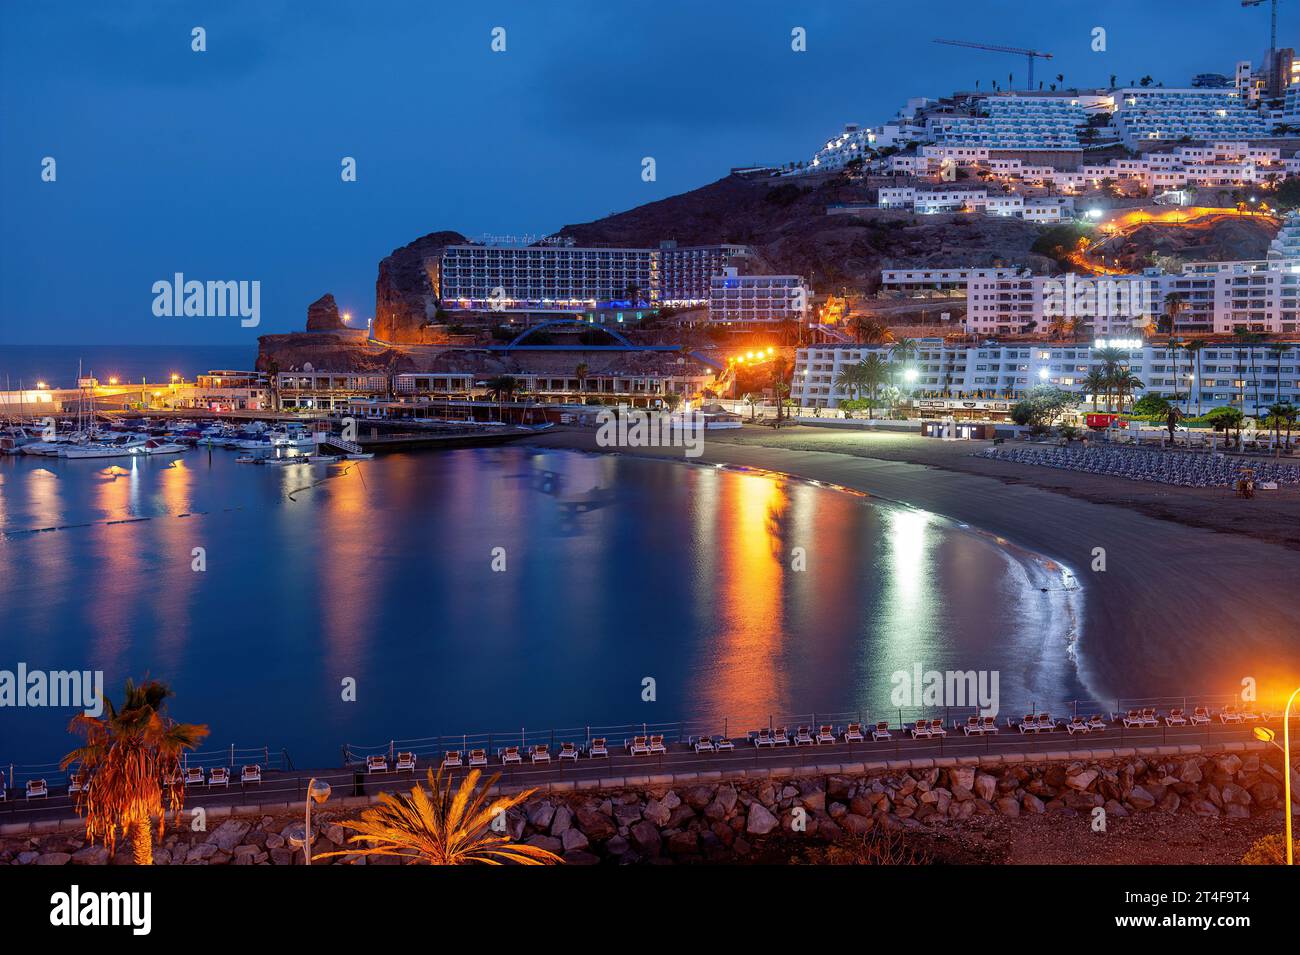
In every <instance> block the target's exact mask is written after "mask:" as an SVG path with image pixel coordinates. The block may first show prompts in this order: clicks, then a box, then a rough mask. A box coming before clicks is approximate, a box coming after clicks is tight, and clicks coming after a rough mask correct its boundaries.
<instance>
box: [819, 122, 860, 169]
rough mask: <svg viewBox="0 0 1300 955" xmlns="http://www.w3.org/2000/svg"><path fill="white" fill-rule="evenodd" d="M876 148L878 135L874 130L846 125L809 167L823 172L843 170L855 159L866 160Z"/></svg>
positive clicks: (853, 124) (856, 125) (828, 142)
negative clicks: (868, 153) (869, 151)
mask: <svg viewBox="0 0 1300 955" xmlns="http://www.w3.org/2000/svg"><path fill="white" fill-rule="evenodd" d="M875 146H876V134H875V132H874V131H873V130H872V129H870V128H869V127H868V128H864V127H862V126H859V125H858V124H857V123H846V124H845V126H844V129H843V131H842V132H840V134H839V135H838V136H836V137H835V138H834V139H828V140H827V141H826V145H825V146H823V147H822V148H821V149H819V150H817V152H816V153H815V154H814V155H813V158H812V160H811V161H810V162H809V163H808V166H809V168H810V169H815V170H818V171H821V172H825V171H827V170H830V169H842V168H844V166H845V165H846V164H848V163H849V162H851V161H852V160H854V159H862V158H865V157H866V154H867V151H868V150H871V149H875Z"/></svg>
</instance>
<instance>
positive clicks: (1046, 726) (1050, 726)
mask: <svg viewBox="0 0 1300 955" xmlns="http://www.w3.org/2000/svg"><path fill="white" fill-rule="evenodd" d="M1055 731H1056V720H1054V719H1052V715H1051V714H1050V713H1039V714H1038V732H1040V733H1052V732H1055Z"/></svg>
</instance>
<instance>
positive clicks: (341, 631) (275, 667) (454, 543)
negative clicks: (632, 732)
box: [0, 448, 1086, 765]
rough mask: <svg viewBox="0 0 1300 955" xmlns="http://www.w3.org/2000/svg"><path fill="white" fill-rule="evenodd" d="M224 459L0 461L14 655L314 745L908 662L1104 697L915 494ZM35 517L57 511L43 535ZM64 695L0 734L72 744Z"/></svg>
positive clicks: (1035, 689)
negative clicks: (904, 504)
mask: <svg viewBox="0 0 1300 955" xmlns="http://www.w3.org/2000/svg"><path fill="white" fill-rule="evenodd" d="M233 459H234V455H233V454H231V453H226V452H215V453H213V454H212V455H209V454H208V453H207V452H206V451H198V452H191V453H189V454H187V455H184V456H183V457H181V458H179V459H176V460H175V461H174V462H173V463H172V464H171V465H170V466H169V465H168V463H167V462H164V461H157V460H135V459H122V461H121V462H120V463H110V462H103V461H100V462H94V461H57V460H45V459H41V460H39V461H38V460H34V459H31V458H26V459H23V458H20V459H7V460H5V461H3V462H2V463H0V476H2V477H3V483H2V484H0V513H2V514H3V515H4V523H3V525H2V529H3V530H4V531H5V532H6V537H5V538H4V540H3V541H0V607H2V608H3V632H4V638H3V641H2V642H0V651H2V654H0V667H12V666H13V665H15V664H16V662H17V661H19V660H22V661H25V662H26V663H27V664H28V666H29V667H32V668H42V669H65V668H76V669H85V668H91V669H103V670H104V671H105V678H106V683H107V684H108V685H109V686H110V687H113V686H120V683H121V681H122V680H123V679H124V678H125V677H127V676H136V677H140V676H143V675H145V674H146V673H148V674H150V675H152V676H156V677H159V678H162V679H165V680H166V681H168V682H170V683H171V684H172V686H173V688H174V689H175V690H176V692H177V699H176V701H175V703H174V709H175V713H176V715H177V716H178V717H180V718H184V719H188V720H195V721H201V722H207V723H209V724H210V725H211V727H212V737H211V742H212V745H216V746H220V745H226V744H229V743H231V742H234V743H237V744H239V745H241V746H244V745H248V746H252V745H263V744H265V745H268V746H270V747H271V748H272V749H273V750H278V749H279V748H280V747H282V746H283V747H286V748H288V749H289V751H290V752H291V754H292V755H293V757H294V759H295V761H296V762H297V763H298V764H299V765H305V764H308V763H311V762H315V763H332V762H334V761H335V760H336V759H337V755H338V746H339V744H341V743H343V742H345V741H347V742H353V743H360V744H373V743H379V742H383V741H386V740H388V739H391V738H394V737H397V738H402V737H412V736H428V735H434V734H438V733H442V734H448V735H451V734H458V733H461V732H476V731H487V730H492V731H507V730H515V731H517V729H518V728H519V727H520V726H535V727H538V728H540V727H543V726H583V725H587V724H609V723H629V722H639V721H646V722H662V721H668V720H675V719H680V718H683V717H700V718H705V719H708V720H712V721H715V722H716V724H717V725H718V727H719V729H721V726H722V721H723V720H724V719H728V720H729V722H728V726H729V728H730V729H731V730H732V731H736V730H743V729H745V728H749V725H757V721H759V720H761V719H763V718H765V717H766V715H767V714H778V715H779V714H781V713H791V712H809V711H813V710H822V711H829V710H839V711H846V710H853V709H862V710H864V711H866V712H868V713H871V712H876V713H880V712H881V711H882V710H884V709H887V708H888V706H889V691H890V675H891V674H892V673H893V672H894V671H895V670H900V669H901V670H907V671H909V672H910V671H911V669H912V667H913V665H914V664H915V663H917V662H919V663H921V664H922V665H923V667H924V668H925V669H937V670H946V669H962V670H968V669H975V670H980V669H998V670H1000V671H1001V673H1002V676H1001V691H1002V695H1003V698H1004V699H1005V700H1008V701H1010V700H1015V701H1017V702H1019V701H1022V700H1026V699H1030V698H1033V697H1038V698H1040V699H1054V700H1063V699H1072V698H1075V697H1079V696H1086V693H1085V692H1084V691H1083V690H1082V689H1081V688H1080V687H1079V686H1078V685H1077V684H1076V682H1075V678H1074V676H1073V667H1072V665H1071V663H1070V661H1069V659H1068V656H1067V653H1066V647H1065V642H1064V637H1063V632H1062V631H1063V622H1062V620H1061V619H1060V616H1059V610H1060V605H1059V600H1057V599H1056V597H1055V596H1054V595H1044V594H1042V593H1041V592H1040V591H1039V584H1040V583H1041V580H1039V579H1038V578H1037V577H1035V576H1033V575H1035V574H1037V573H1038V571H1036V570H1034V569H1033V568H1032V567H1027V566H1026V565H1025V564H1024V563H1022V562H1021V561H1019V560H1017V559H1016V558H1014V557H1013V556H1011V555H1010V554H1008V552H1007V551H1006V550H1005V549H1003V548H1000V547H998V546H997V545H996V544H995V543H994V542H992V541H991V540H990V539H988V538H987V537H986V536H984V535H980V534H976V533H973V532H966V531H963V530H961V529H958V528H956V527H954V526H952V525H950V524H949V523H948V522H946V521H944V520H942V519H941V518H938V517H936V516H934V515H930V514H926V513H924V512H920V511H914V510H909V509H906V508H899V507H892V506H880V505H877V504H875V503H868V502H866V501H865V500H864V499H863V498H862V497H861V496H855V495H850V494H844V493H840V492H838V491H835V490H830V489H826V488H821V487H813V486H810V485H809V484H807V483H804V482H798V481H791V480H787V479H785V478H782V477H780V476H774V475H766V474H760V473H742V472H736V471H731V470H718V469H714V468H703V467H684V466H681V465H676V464H669V463H664V462H651V461H639V460H635V459H628V458H621V457H612V456H586V455H577V454H569V453H564V452H537V451H531V450H528V449H523V448H511V449H504V450H467V451H455V452H446V453H442V454H423V455H399V456H391V457H387V458H382V459H379V460H376V461H373V462H362V463H359V464H358V463H354V464H352V465H350V466H349V467H347V468H346V469H344V468H330V469H326V468H324V467H319V466H317V467H292V468H285V469H281V470H272V469H268V468H259V467H249V466H245V465H237V464H235V463H234V460H233ZM327 475H332V476H330V477H329V478H328V479H327V480H324V481H323V483H321V484H320V485H319V486H317V487H309V485H311V484H313V482H316V481H320V480H321V479H322V478H325V477H326V476H327ZM304 488H307V489H306V490H303V489H304ZM290 495H293V496H292V497H290ZM181 515H188V516H181ZM141 517H147V518H151V519H150V520H146V521H135V522H131V523H115V524H114V523H107V522H109V521H121V520H124V519H130V518H141ZM86 524H88V525H89V526H67V525H86ZM45 527H64V529H59V530H52V531H47V532H44V533H27V532H29V531H33V530H36V529H39V528H45ZM196 547H202V548H204V551H205V558H206V565H207V570H206V571H205V572H202V573H197V572H195V571H193V570H191V561H192V559H193V557H192V553H193V549H194V548H196ZM498 547H502V548H505V554H506V570H505V572H503V573H494V572H493V571H492V570H491V559H492V554H493V549H494V548H498ZM796 548H802V549H803V553H804V559H805V560H806V570H802V571H799V570H795V569H793V568H794V561H795V553H796V551H795V549H796ZM347 677H351V678H353V679H355V680H356V681H357V688H358V693H357V701H356V702H355V703H345V702H343V701H342V699H341V693H340V684H341V681H342V680H343V679H344V678H347ZM646 677H652V678H653V679H654V680H655V682H656V689H657V700H656V702H653V703H647V702H643V701H642V698H641V691H642V681H643V680H644V679H645V678H646ZM69 715H70V714H69V713H67V712H62V711H34V710H20V711H8V712H6V713H4V714H2V715H0V721H3V723H2V724H0V729H2V730H3V732H0V741H2V742H3V743H4V745H3V747H0V749H3V750H4V752H3V753H0V756H3V758H4V759H6V760H7V759H14V760H17V761H20V762H23V761H36V760H45V759H48V758H51V757H52V755H53V756H57V755H59V754H61V753H62V752H63V751H64V749H65V748H66V743H67V737H66V734H65V732H64V730H65V726H66V722H67V718H68V716H69ZM882 715H883V714H882Z"/></svg>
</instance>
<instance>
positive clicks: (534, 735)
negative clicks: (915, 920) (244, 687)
mask: <svg viewBox="0 0 1300 955" xmlns="http://www.w3.org/2000/svg"><path fill="white" fill-rule="evenodd" d="M1198 706H1199V707H1205V708H1206V709H1207V710H1209V711H1210V713H1211V714H1212V715H1213V720H1212V722H1210V723H1209V724H1208V725H1201V726H1196V725H1187V726H1170V725H1168V723H1167V722H1166V721H1164V720H1163V719H1162V720H1160V721H1159V723H1158V725H1156V726H1145V727H1139V728H1129V727H1125V726H1124V724H1123V722H1122V719H1121V718H1122V717H1123V715H1124V714H1126V713H1127V712H1128V711H1130V710H1142V709H1153V710H1155V711H1156V712H1157V713H1159V714H1160V715H1162V716H1163V715H1166V714H1167V713H1168V711H1169V710H1170V709H1173V708H1178V709H1182V710H1183V711H1184V713H1185V715H1187V716H1190V715H1191V714H1192V712H1193V710H1194V709H1195V708H1196V707H1198ZM1228 706H1235V707H1236V708H1237V709H1238V710H1241V711H1245V712H1250V708H1249V707H1247V706H1244V705H1243V704H1242V703H1241V701H1240V699H1239V697H1237V696H1236V695H1233V694H1199V695H1189V696H1161V697H1140V698H1120V699H1116V700H1114V701H1102V700H1066V701H1054V702H1050V703H1049V702H1048V701H1044V700H1037V699H1033V700H1030V701H1028V702H1027V703H1024V704H1022V705H1019V706H1013V707H1008V706H1002V707H1001V713H1000V715H999V716H998V718H997V726H998V729H999V732H998V733H997V734H996V735H993V734H978V735H969V736H968V735H965V733H964V732H963V730H962V729H961V726H962V724H964V723H965V722H966V720H967V718H968V717H970V716H976V715H981V714H980V713H979V710H978V708H976V707H973V706H964V707H957V706H950V707H939V706H933V707H925V706H921V707H895V708H891V709H889V710H884V709H881V710H874V711H873V710H868V709H861V710H851V711H843V710H841V711H831V712H811V713H798V714H775V713H771V714H759V715H751V716H749V717H743V718H737V717H720V718H718V719H698V718H697V719H690V720H677V721H670V722H654V723H651V722H641V723H621V724H599V725H598V724H591V725H584V726H572V727H567V728H536V729H530V728H528V727H519V728H517V729H514V728H512V729H507V730H500V731H494V732H474V733H456V734H440V735H433V736H424V737H414V738H405V739H396V738H395V739H391V740H388V741H387V742H382V743H375V744H368V745H367V744H357V743H345V744H343V745H342V746H341V747H340V750H341V754H342V767H341V768H340V769H337V770H324V771H318V772H312V771H307V770H299V769H297V767H296V766H295V765H294V763H293V760H292V759H291V758H290V756H289V753H288V750H286V749H281V750H280V751H279V753H278V755H277V756H276V757H275V759H274V760H272V758H271V749H270V748H269V747H267V746H258V747H238V746H235V745H233V744H232V745H230V746H228V747H224V748H221V749H213V750H199V751H196V752H191V753H186V754H185V755H184V757H183V760H182V767H183V768H192V767H197V768H200V769H202V770H203V771H204V774H205V776H206V775H208V774H209V773H210V772H211V770H212V769H213V768H214V767H218V766H220V767H226V768H229V769H230V770H231V773H230V777H231V780H230V786H229V787H228V788H226V787H223V788H221V789H206V788H205V789H195V788H192V789H190V790H189V792H187V800H188V801H191V802H194V803H197V804H202V803H204V802H208V801H211V800H214V799H219V798H222V797H225V798H227V799H230V798H231V797H232V796H235V797H240V798H242V797H243V796H246V795H248V794H250V793H256V795H257V797H258V799H259V800H260V801H289V800H298V799H301V798H302V797H304V796H305V794H306V789H305V787H306V785H307V782H308V780H309V778H310V777H312V776H313V775H314V776H315V777H316V778H318V779H323V780H325V781H327V782H329V783H330V784H331V786H333V787H334V788H335V789H336V790H337V791H338V793H339V794H340V795H348V794H350V795H370V794H373V793H374V792H376V791H378V790H379V789H382V788H391V786H392V782H393V781H394V780H395V779H397V778H399V777H397V776H394V774H393V773H392V770H393V769H394V766H395V761H396V757H397V755H398V754H399V753H406V752H409V753H411V754H413V755H414V756H415V757H416V762H417V766H418V772H417V773H415V774H413V775H414V776H417V777H418V776H419V775H420V774H421V773H423V771H424V770H425V769H427V768H429V767H435V768H436V767H437V766H439V765H441V763H442V761H443V758H444V756H445V754H446V753H448V752H452V751H454V752H458V753H461V754H465V755H467V754H468V753H469V752H470V751H472V750H475V749H482V750H484V751H485V752H486V755H487V757H488V771H489V772H492V773H496V772H500V773H501V774H502V779H503V782H505V783H506V784H511V785H515V784H520V785H523V784H527V783H529V781H531V780H540V779H541V778H542V777H543V776H544V775H546V774H550V775H552V776H557V775H558V776H559V777H560V778H566V777H580V776H587V777H592V776H599V775H601V774H606V775H609V773H608V770H610V769H613V770H614V774H615V775H617V774H618V773H619V772H631V773H636V774H640V773H645V772H649V771H652V770H653V769H657V768H664V769H667V770H668V771H671V772H674V773H679V772H690V771H692V770H694V769H700V768H706V767H707V768H709V769H719V768H735V769H739V768H742V767H745V766H751V765H752V766H760V767H761V766H762V765H764V764H768V765H780V766H783V767H787V766H790V767H796V768H797V767H801V766H811V765H816V764H817V763H823V762H826V761H827V758H828V757H832V758H833V760H834V761H835V762H840V763H843V762H855V761H858V760H865V759H890V758H892V759H903V758H907V757H908V756H909V755H926V756H933V755H955V756H960V755H978V754H986V753H987V754H991V753H994V752H1017V751H1018V752H1026V753H1028V752H1032V751H1039V752H1042V751H1070V750H1078V749H1092V748H1095V747H1096V746H1097V745H1098V744H1099V743H1100V744H1101V745H1102V746H1104V747H1108V748H1110V747H1114V746H1124V745H1126V744H1127V745H1143V744H1147V745H1153V744H1159V745H1168V744H1170V743H1177V744H1192V743H1197V742H1213V741H1224V740H1226V739H1228V738H1237V739H1240V738H1241V737H1242V735H1243V733H1244V731H1245V730H1246V728H1247V727H1248V726H1249V725H1250V724H1249V723H1246V724H1238V723H1224V722H1222V721H1220V719H1219V716H1218V714H1219V713H1220V712H1222V710H1223V709H1224V708H1225V707H1228ZM1040 714H1050V715H1051V717H1052V719H1053V721H1054V723H1055V724H1056V725H1055V730H1054V731H1053V732H1051V733H1046V732H1038V733H1021V732H1019V731H1018V729H1017V727H1016V725H1015V724H1017V723H1019V721H1020V720H1021V718H1022V717H1023V716H1025V715H1034V716H1038V715H1040ZM1093 715H1101V716H1102V718H1103V720H1104V722H1105V728H1104V730H1102V731H1101V732H1100V733H1098V732H1097V731H1093V732H1089V733H1068V732H1067V731H1066V730H1065V728H1064V726H1063V725H1062V724H1063V723H1064V722H1067V721H1069V720H1070V719H1071V718H1073V717H1074V716H1080V717H1083V718H1085V719H1087V718H1088V717H1091V716H1093ZM1253 715H1255V716H1257V717H1260V718H1266V719H1272V720H1276V719H1277V718H1278V717H1279V716H1280V714H1279V713H1276V712H1269V711H1268V710H1267V708H1263V707H1260V708H1256V709H1255V710H1254V714H1253ZM940 717H941V718H942V720H943V725H944V727H945V728H946V730H947V735H946V736H937V737H934V738H930V739H925V738H921V739H914V738H912V736H911V734H910V732H909V728H910V727H911V726H912V725H914V724H915V722H916V720H918V719H927V720H929V719H937V718H940ZM1292 719H1293V720H1300V713H1297V714H1294V715H1293V716H1292ZM1056 721H1060V722H1056ZM881 722H883V723H885V724H886V725H887V727H888V730H889V736H888V737H887V738H881V739H879V740H876V739H873V738H872V735H871V729H872V728H873V727H875V726H876V724H877V723H881ZM850 723H857V724H859V725H860V726H861V727H862V729H863V733H864V735H865V739H864V740H863V741H862V742H848V741H846V740H845V738H844V729H845V728H846V727H847V726H848V724H850ZM823 726H829V727H831V731H832V733H833V734H834V737H835V740H836V742H835V744H834V745H833V746H830V747H827V746H826V745H824V744H817V743H816V742H814V743H813V744H811V745H804V746H800V745H795V742H794V736H795V732H796V730H797V729H798V728H799V727H807V728H808V729H809V731H810V732H811V735H812V736H813V738H814V740H815V739H816V737H817V735H818V731H819V730H820V729H821V727H823ZM780 727H785V728H787V730H788V734H789V737H790V744H789V745H788V746H777V747H767V746H764V747H761V748H760V747H758V746H755V745H753V743H752V740H753V737H754V735H755V734H756V733H757V731H758V730H760V729H776V728H780ZM636 736H645V737H651V736H661V737H663V742H664V745H665V749H666V751H665V752H663V753H656V754H654V755H651V756H632V755H631V754H630V753H628V751H627V748H626V746H625V743H626V742H627V741H628V740H630V739H631V738H633V737H636ZM701 736H708V737H711V738H713V739H718V738H725V739H729V740H732V741H733V742H734V743H735V749H734V750H732V751H729V752H725V753H722V752H719V753H710V752H706V753H696V752H695V750H694V748H693V745H692V744H693V742H694V740H695V739H696V738H697V737H701ZM597 737H603V738H604V739H605V740H606V741H607V747H608V750H609V752H610V754H611V755H610V758H609V759H608V760H602V759H592V758H590V757H589V756H587V755H586V750H587V748H588V747H589V744H590V743H591V741H592V740H593V739H595V738H597ZM564 743H572V744H574V746H575V748H576V749H578V750H579V751H580V752H582V754H583V755H582V756H581V757H580V759H578V760H576V761H574V760H560V759H559V753H560V747H561V745H562V744H564ZM538 744H545V746H546V747H547V749H548V751H549V753H550V761H549V762H546V763H538V764H532V763H531V762H529V754H530V747H533V746H536V745H538ZM506 747H518V748H519V753H520V756H521V758H522V759H523V760H524V762H523V763H522V764H518V763H512V764H508V765H507V764H503V763H502V762H501V758H500V751H501V750H503V749H505V748H506ZM369 756H382V757H383V758H384V762H385V770H386V772H385V773H383V774H379V773H376V774H370V773H368V772H367V771H366V760H367V757H369ZM250 764H255V765H258V766H260V767H261V768H262V769H263V770H264V771H266V772H267V773H268V775H266V776H265V777H264V780H263V782H261V783H258V784H247V785H245V784H242V783H240V782H239V778H240V776H239V769H240V768H241V767H243V766H245V765H250ZM464 768H466V769H467V768H468V767H467V766H466V767H464ZM4 769H5V768H4V767H2V766H0V784H5V785H6V788H8V789H9V790H10V791H11V792H12V795H11V797H10V798H9V799H8V800H7V801H6V802H5V803H3V804H0V813H4V814H9V813H12V814H18V813H25V812H35V811H40V810H42V809H54V808H57V807H60V806H62V807H64V808H67V807H68V803H69V800H68V793H67V784H68V782H69V774H68V772H66V771H64V770H62V769H60V768H59V764H58V763H36V764H22V765H18V764H9V766H8V767H7V773H6V772H5V771H4ZM73 769H74V770H75V767H73ZM6 776H7V779H5V778H3V777H6ZM38 779H41V780H45V781H46V783H47V784H48V787H49V790H50V798H49V799H48V800H46V799H42V800H39V801H37V800H25V799H23V795H24V792H25V789H26V784H27V782H28V781H31V780H38ZM60 789H62V790H63V792H58V790H60ZM277 797H278V798H277ZM0 818H3V815H0Z"/></svg>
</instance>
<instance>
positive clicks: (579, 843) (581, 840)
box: [560, 829, 591, 853]
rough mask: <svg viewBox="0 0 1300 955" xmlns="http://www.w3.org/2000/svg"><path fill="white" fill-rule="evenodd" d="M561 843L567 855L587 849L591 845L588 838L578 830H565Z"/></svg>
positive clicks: (561, 836)
mask: <svg viewBox="0 0 1300 955" xmlns="http://www.w3.org/2000/svg"><path fill="white" fill-rule="evenodd" d="M560 842H561V844H562V845H563V846H564V851H565V852H566V853H568V852H573V851H574V850H577V849H585V848H587V846H589V845H590V844H591V843H590V842H588V841H587V837H586V836H584V835H583V834H582V833H581V832H579V831H578V830H577V829H565V830H564V832H563V833H561V835H560Z"/></svg>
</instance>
